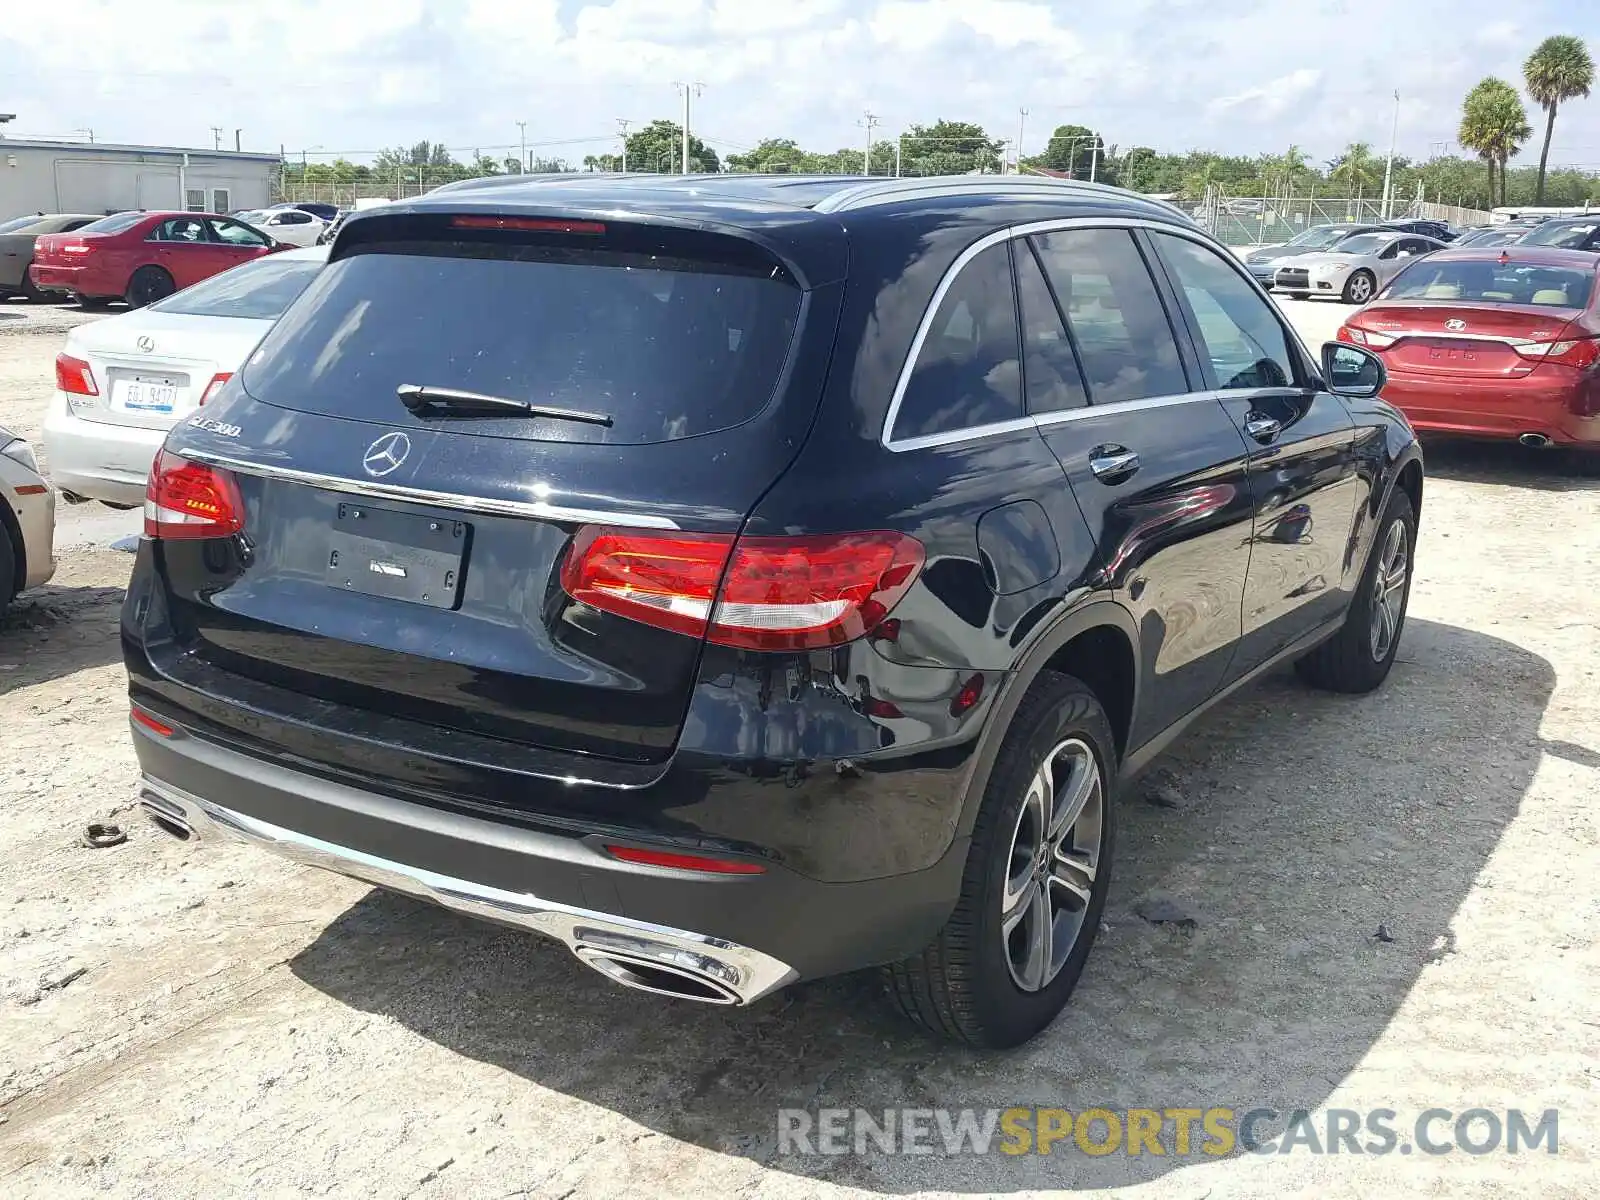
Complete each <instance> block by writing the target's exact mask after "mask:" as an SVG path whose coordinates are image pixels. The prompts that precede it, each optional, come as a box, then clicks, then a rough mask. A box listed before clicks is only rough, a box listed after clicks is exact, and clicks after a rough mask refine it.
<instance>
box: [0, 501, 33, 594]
mask: <svg viewBox="0 0 1600 1200" xmlns="http://www.w3.org/2000/svg"><path fill="white" fill-rule="evenodd" d="M0 526H3V527H4V528H5V531H6V535H7V536H8V537H9V538H10V539H11V558H12V565H13V566H14V567H15V568H16V576H15V578H13V579H12V581H11V583H12V587H14V588H15V589H16V590H17V591H21V590H22V588H23V587H25V586H26V585H27V582H28V547H27V545H26V543H24V542H23V540H22V525H21V523H20V522H18V520H17V514H16V513H14V512H12V511H11V505H10V504H7V503H6V502H5V501H3V500H0ZM13 598H14V597H13V596H0V608H4V607H5V606H6V605H8V604H10V603H11V601H12V599H13Z"/></svg>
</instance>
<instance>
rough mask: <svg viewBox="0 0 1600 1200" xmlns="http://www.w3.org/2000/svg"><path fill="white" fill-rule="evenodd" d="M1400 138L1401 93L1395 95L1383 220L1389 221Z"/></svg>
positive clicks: (1384, 178)
mask: <svg viewBox="0 0 1600 1200" xmlns="http://www.w3.org/2000/svg"><path fill="white" fill-rule="evenodd" d="M1399 137H1400V91H1399V89H1398V88H1397V89H1395V93H1394V125H1393V126H1392V127H1391V128H1390V130H1389V162H1388V164H1387V165H1386V166H1385V167H1384V168H1383V219H1384V220H1385V221H1387V220H1388V219H1389V189H1390V185H1391V183H1392V182H1393V180H1394V147H1395V142H1396V141H1397V140H1398V139H1399Z"/></svg>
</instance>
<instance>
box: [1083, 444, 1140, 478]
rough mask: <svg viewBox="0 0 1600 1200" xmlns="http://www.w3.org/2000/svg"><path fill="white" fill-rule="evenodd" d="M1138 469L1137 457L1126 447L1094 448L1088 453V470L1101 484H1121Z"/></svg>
mask: <svg viewBox="0 0 1600 1200" xmlns="http://www.w3.org/2000/svg"><path fill="white" fill-rule="evenodd" d="M1138 469H1139V456H1138V455H1137V454H1136V453H1134V452H1133V451H1132V450H1129V449H1128V448H1127V447H1126V446H1096V447H1095V448H1094V449H1093V450H1091V451H1089V470H1090V471H1092V472H1093V473H1094V477H1095V478H1096V479H1098V480H1100V482H1102V483H1121V482H1122V481H1123V480H1124V479H1127V478H1128V477H1129V476H1130V475H1132V474H1133V473H1134V472H1135V471H1137V470H1138Z"/></svg>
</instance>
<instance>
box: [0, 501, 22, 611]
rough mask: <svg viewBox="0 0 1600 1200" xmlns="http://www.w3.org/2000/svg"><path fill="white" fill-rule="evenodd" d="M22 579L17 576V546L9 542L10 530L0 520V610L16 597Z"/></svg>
mask: <svg viewBox="0 0 1600 1200" xmlns="http://www.w3.org/2000/svg"><path fill="white" fill-rule="evenodd" d="M21 584H22V581H21V580H20V579H18V578H17V548H16V547H15V546H13V545H12V544H11V531H10V530H9V529H7V528H6V523H5V521H3V520H0V612H3V611H5V609H6V607H7V606H8V605H9V604H10V603H11V602H12V601H13V600H15V599H16V597H17V588H18V587H19V586H21Z"/></svg>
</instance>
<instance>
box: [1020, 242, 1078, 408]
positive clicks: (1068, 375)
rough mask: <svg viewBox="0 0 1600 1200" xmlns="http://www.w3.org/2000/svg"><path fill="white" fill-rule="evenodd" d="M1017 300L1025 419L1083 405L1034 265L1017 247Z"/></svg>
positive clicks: (1063, 334) (1071, 359)
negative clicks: (1033, 415)
mask: <svg viewBox="0 0 1600 1200" xmlns="http://www.w3.org/2000/svg"><path fill="white" fill-rule="evenodd" d="M1015 254H1016V262H1017V298H1018V299H1019V300H1020V301H1021V304H1022V378H1023V382H1024V385H1025V387H1026V390H1027V398H1028V411H1029V412H1030V413H1052V412H1062V411H1064V410H1066V409H1069V408H1082V407H1084V406H1085V405H1086V404H1088V403H1089V392H1088V389H1086V388H1085V387H1084V386H1083V375H1082V373H1081V372H1079V370H1078V359H1077V356H1076V355H1075V354H1073V352H1072V342H1071V341H1070V340H1069V339H1068V337H1067V329H1066V326H1065V325H1063V324H1062V323H1061V313H1060V311H1059V310H1057V308H1056V302H1055V299H1054V298H1053V297H1052V296H1051V295H1050V287H1049V285H1048V284H1046V283H1045V280H1044V271H1043V270H1042V269H1041V268H1040V266H1039V260H1038V259H1037V258H1036V257H1035V256H1034V253H1033V251H1032V250H1031V249H1030V248H1029V247H1028V245H1027V243H1026V242H1018V243H1017V246H1016V250H1015Z"/></svg>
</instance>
